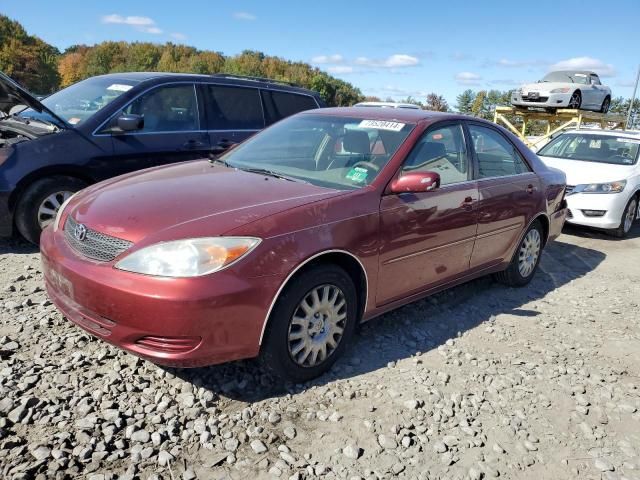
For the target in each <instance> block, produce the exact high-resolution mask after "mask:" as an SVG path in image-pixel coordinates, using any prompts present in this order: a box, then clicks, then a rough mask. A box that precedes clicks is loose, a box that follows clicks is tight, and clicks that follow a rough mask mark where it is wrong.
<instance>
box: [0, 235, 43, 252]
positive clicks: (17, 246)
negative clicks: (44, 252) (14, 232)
mask: <svg viewBox="0 0 640 480" xmlns="http://www.w3.org/2000/svg"><path fill="white" fill-rule="evenodd" d="M39 251H40V250H39V249H38V247H37V246H36V245H34V244H33V243H29V242H27V241H26V240H24V239H22V238H17V237H9V238H0V255H5V254H8V253H12V254H18V255H19V254H30V253H38V252H39Z"/></svg>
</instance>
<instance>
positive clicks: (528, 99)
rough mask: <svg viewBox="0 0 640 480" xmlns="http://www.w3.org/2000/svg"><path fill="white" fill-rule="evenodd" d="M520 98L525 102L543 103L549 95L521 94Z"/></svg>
mask: <svg viewBox="0 0 640 480" xmlns="http://www.w3.org/2000/svg"><path fill="white" fill-rule="evenodd" d="M522 100H524V101H525V102H535V103H544V102H546V101H547V100H549V97H527V96H525V95H523V96H522Z"/></svg>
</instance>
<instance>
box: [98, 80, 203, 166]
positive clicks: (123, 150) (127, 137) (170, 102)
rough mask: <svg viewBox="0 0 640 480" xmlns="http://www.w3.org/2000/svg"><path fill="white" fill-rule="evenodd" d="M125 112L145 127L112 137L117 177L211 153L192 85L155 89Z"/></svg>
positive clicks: (136, 99) (141, 96)
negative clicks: (134, 116) (133, 115)
mask: <svg viewBox="0 0 640 480" xmlns="http://www.w3.org/2000/svg"><path fill="white" fill-rule="evenodd" d="M122 112H123V113H125V114H135V115H141V116H142V117H143V120H144V123H143V127H142V128H141V129H140V130H136V131H133V132H121V133H112V134H111V136H112V138H113V151H114V158H113V160H112V163H113V165H114V166H115V167H116V169H117V170H118V174H120V173H125V172H128V171H133V170H139V169H142V168H148V167H153V166H158V165H165V164H169V163H175V162H181V161H185V160H193V159H196V158H201V157H203V156H206V154H207V152H208V151H209V148H210V145H209V138H208V135H207V132H206V131H205V130H204V129H203V128H201V123H202V118H201V116H200V109H199V106H198V97H197V94H196V88H195V85H194V84H193V83H177V84H169V85H160V86H156V87H153V88H151V89H150V90H148V91H146V92H145V93H143V94H141V95H140V96H138V97H137V98H135V99H134V100H132V101H131V102H130V103H129V104H128V105H127V106H125V108H124V109H123V110H122ZM107 128H109V127H107Z"/></svg>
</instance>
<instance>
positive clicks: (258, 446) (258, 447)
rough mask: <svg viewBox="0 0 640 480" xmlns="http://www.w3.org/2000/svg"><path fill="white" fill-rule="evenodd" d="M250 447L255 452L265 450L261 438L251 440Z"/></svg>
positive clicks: (265, 447) (259, 452)
mask: <svg viewBox="0 0 640 480" xmlns="http://www.w3.org/2000/svg"><path fill="white" fill-rule="evenodd" d="M251 449H252V450H253V451H254V452H255V453H257V454H261V453H264V452H266V451H267V446H266V445H265V444H264V443H263V442H262V440H253V441H252V442H251Z"/></svg>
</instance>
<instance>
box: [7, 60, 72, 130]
mask: <svg viewBox="0 0 640 480" xmlns="http://www.w3.org/2000/svg"><path fill="white" fill-rule="evenodd" d="M16 105H25V106H27V107H31V108H33V109H34V110H35V111H36V112H39V113H42V112H47V113H48V114H49V115H51V116H52V117H54V118H55V119H56V120H57V122H58V123H59V125H58V126H59V127H60V128H66V127H67V122H65V121H64V120H63V119H62V118H60V117H59V116H58V115H57V114H56V113H55V112H53V111H51V110H49V108H47V106H46V105H44V104H43V103H42V102H41V101H40V100H38V99H37V98H36V97H35V96H33V95H32V94H31V93H30V92H29V91H28V90H26V89H25V88H23V87H21V86H20V84H18V82H16V81H15V80H13V79H12V78H11V77H9V76H7V75H5V74H4V73H2V72H0V112H2V113H4V114H5V116H6V115H9V111H10V110H11V109H12V108H13V107H15V106H16Z"/></svg>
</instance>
